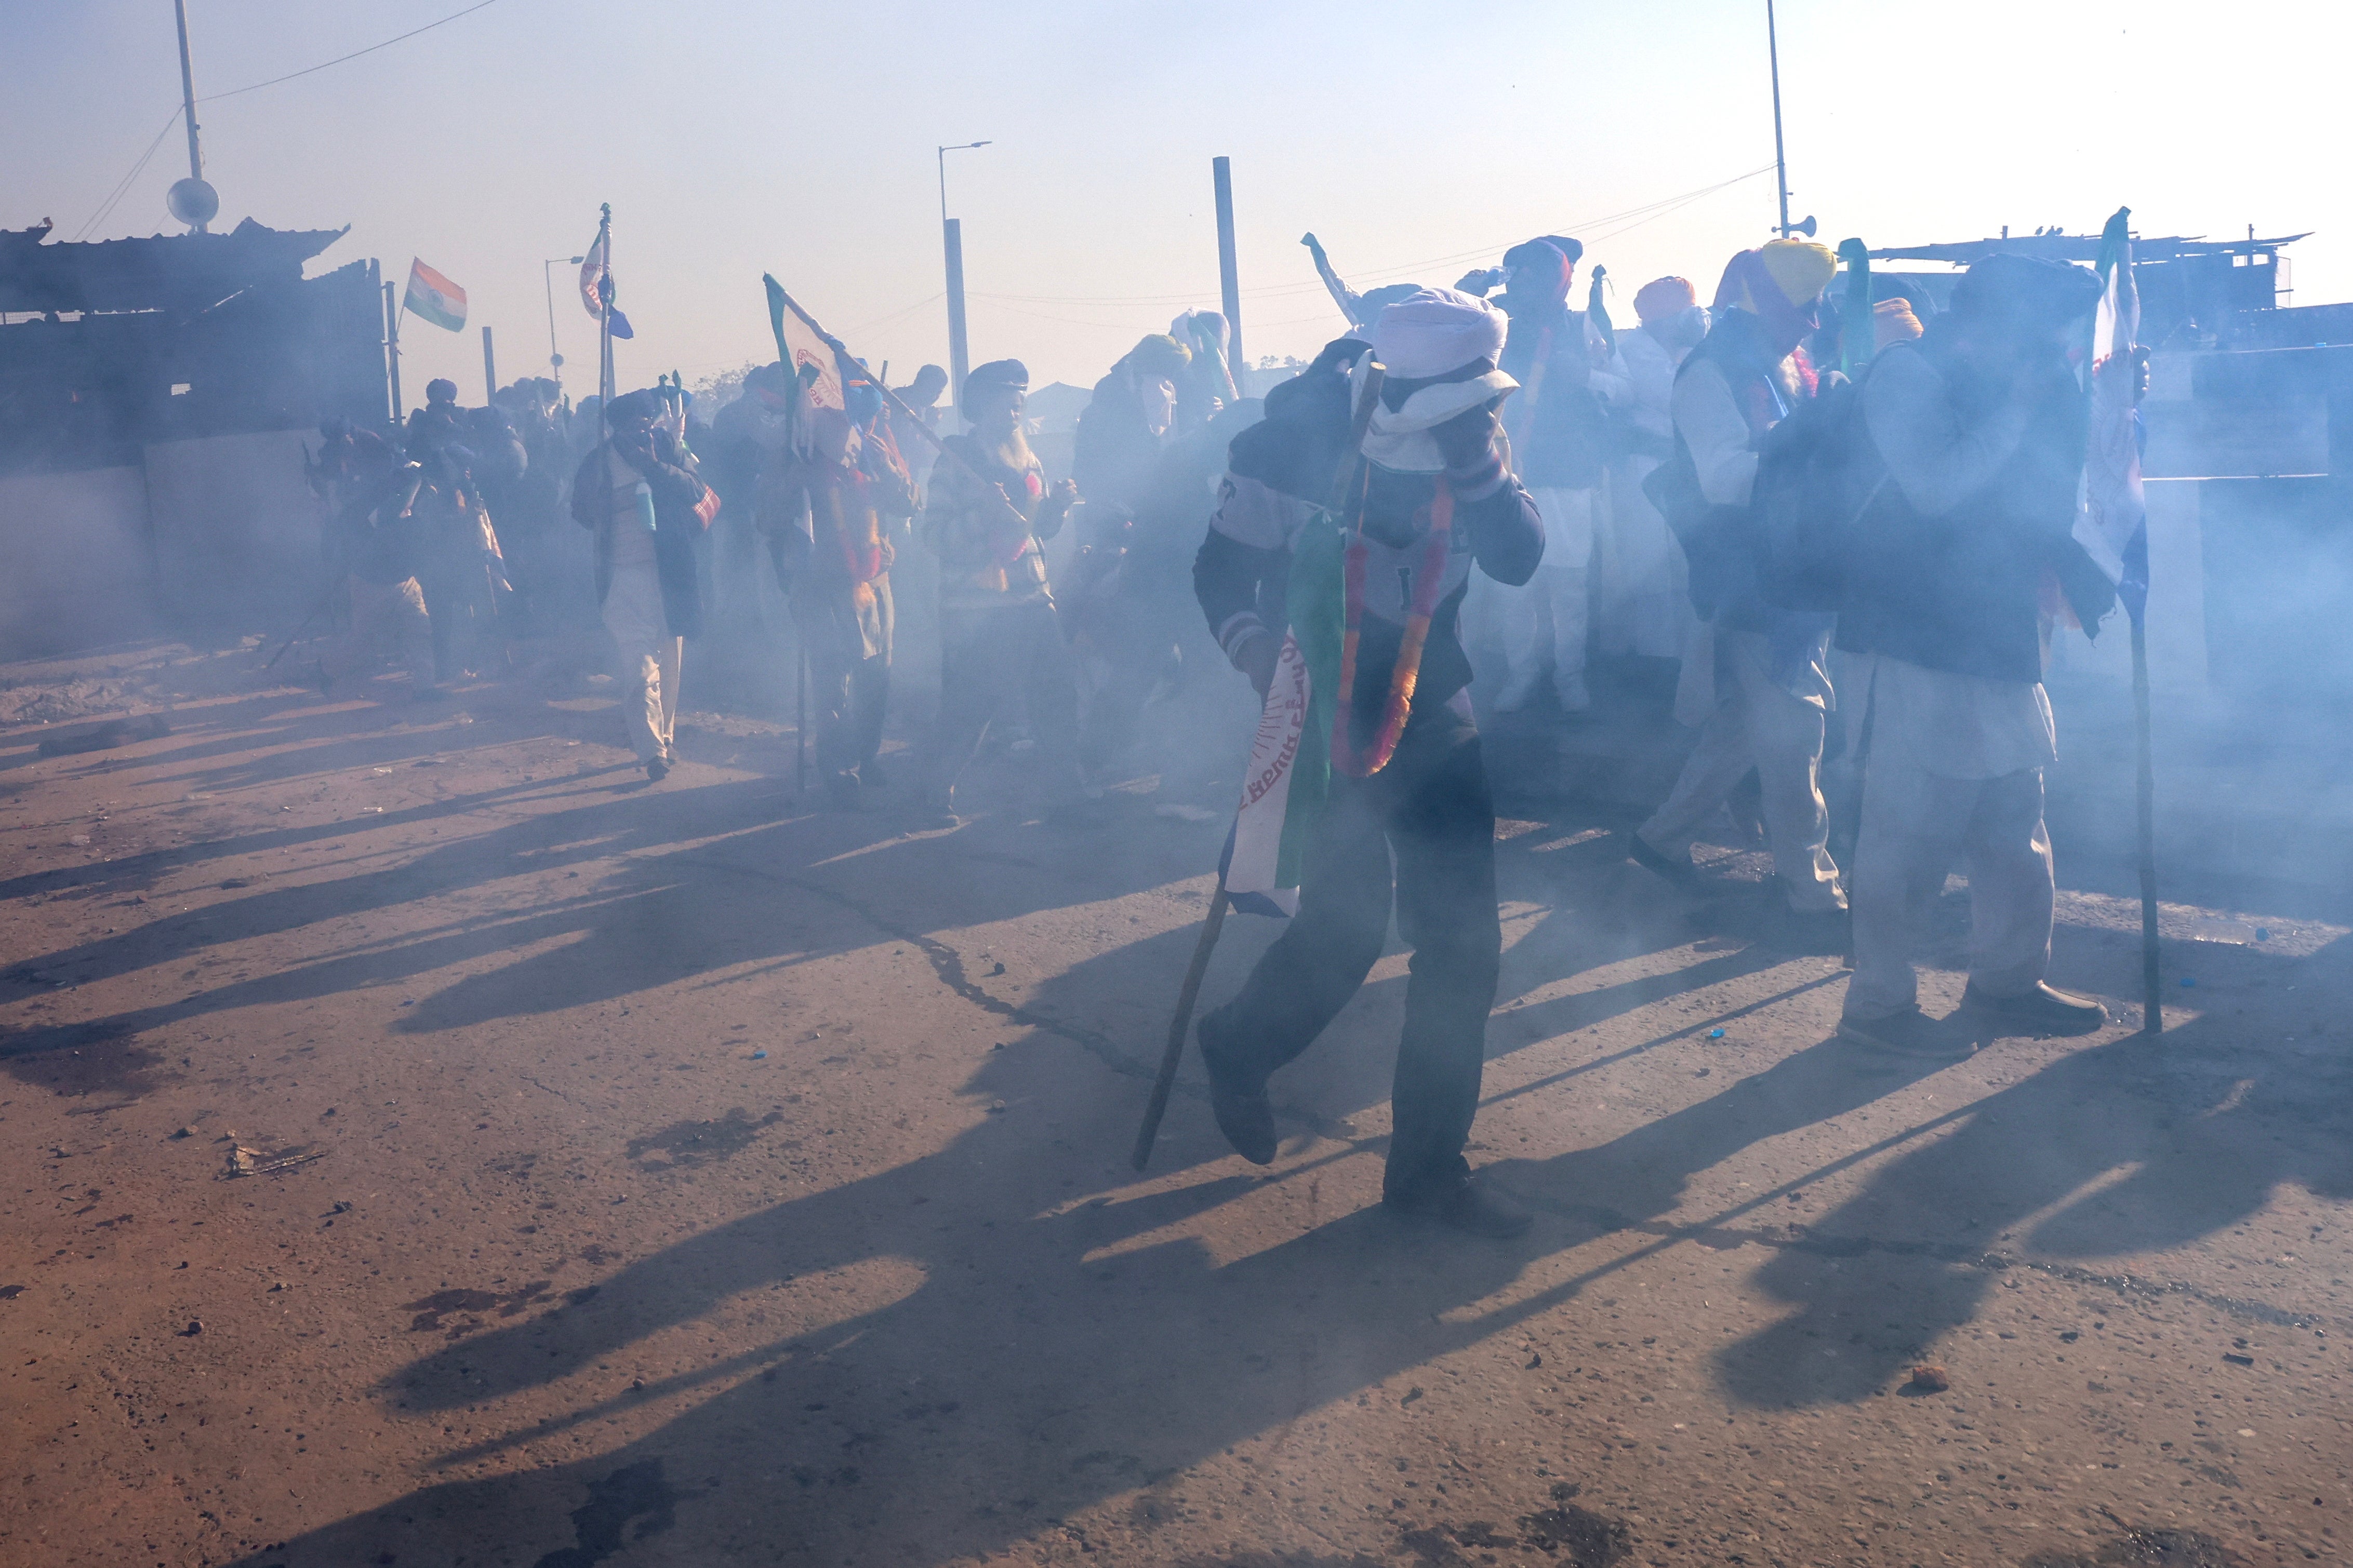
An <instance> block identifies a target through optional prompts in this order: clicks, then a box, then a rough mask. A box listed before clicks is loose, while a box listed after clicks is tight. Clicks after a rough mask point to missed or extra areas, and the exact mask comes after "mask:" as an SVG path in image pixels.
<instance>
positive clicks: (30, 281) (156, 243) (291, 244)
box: [0, 218, 351, 310]
mask: <svg viewBox="0 0 2353 1568" xmlns="http://www.w3.org/2000/svg"><path fill="white" fill-rule="evenodd" d="M350 232H351V226H349V225H348V224H347V225H345V226H343V227H342V228H334V229H325V228H321V229H275V228H265V227H264V226H261V225H260V224H258V223H256V222H254V221H253V220H252V219H251V218H247V219H246V220H245V221H244V222H242V223H240V224H238V225H237V227H236V228H234V229H232V230H230V231H229V232H228V233H227V234H173V235H160V234H159V235H155V236H153V237H149V238H146V239H102V240H95V241H91V242H89V243H84V244H73V243H59V244H55V245H52V244H47V243H44V242H45V241H47V238H48V237H49V233H50V226H49V225H47V224H42V225H40V226H37V227H34V228H26V229H0V310H202V309H204V308H205V307H206V306H208V305H213V304H216V303H218V302H219V301H220V300H225V299H227V298H228V297H229V296H230V295H232V294H235V293H237V292H238V291H239V290H240V289H250V288H253V287H255V286H257V285H261V284H270V283H292V282H297V281H300V280H301V276H302V265H303V263H305V262H307V261H309V260H310V259H311V258H312V257H314V256H316V255H318V254H319V253H320V252H321V251H322V250H325V249H326V248H327V247H329V246H331V245H332V244H334V243H335V241H337V240H339V239H341V238H342V237H343V236H344V235H346V234H349V233H350Z"/></svg>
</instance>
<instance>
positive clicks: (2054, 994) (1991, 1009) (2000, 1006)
mask: <svg viewBox="0 0 2353 1568" xmlns="http://www.w3.org/2000/svg"><path fill="white" fill-rule="evenodd" d="M1961 1005H1962V1007H1963V1008H1965V1009H1967V1010H1968V1011H1970V1012H1974V1013H1979V1014H1982V1015H1985V1016H1988V1017H1990V1018H1992V1019H1995V1020H1997V1021H1999V1022H2000V1023H2004V1024H2010V1025H2014V1026H2017V1028H2018V1030H2019V1032H2020V1033H2021V1034H2030V1035H2088V1034H2091V1033H2092V1032H2093V1031H2094V1030H2095V1029H2098V1028H2100V1027H2101V1026H2104V1025H2105V1024H2106V1023H2107V1021H2108V1011H2107V1009H2106V1008H2105V1007H2103V1006H2101V1005H2099V1004H2098V1003H2097V1002H2094V1001H2093V1000H2092V999H2091V998H2090V997H2089V996H2078V995H2076V994H2074V993H2073V992H2072V991H2062V990H2060V989H2058V988H2057V987H2056V986H2053V985H2048V984H2044V983H2043V982H2042V981H2040V980H2038V981H2036V982H2035V983H2034V989H2033V990H2031V991H2028V992H2025V993H2023V994H2020V995H2016V996H1989V995H1988V994H1985V993H1984V992H1982V991H1980V990H1978V984H1977V982H1976V981H1974V980H1972V981H1970V982H1969V984H1968V987H1967V988H1966V989H1964V990H1963V991H1962V992H1961Z"/></svg>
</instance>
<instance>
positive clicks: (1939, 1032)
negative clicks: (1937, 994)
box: [1838, 1003, 1970, 1058]
mask: <svg viewBox="0 0 2353 1568" xmlns="http://www.w3.org/2000/svg"><path fill="white" fill-rule="evenodd" d="M1838 1033H1839V1038H1840V1039H1841V1040H1852V1041H1853V1042H1854V1043H1855V1044H1856V1045H1859V1046H1870V1047H1873V1049H1875V1050H1882V1051H1885V1052H1887V1053H1888V1054H1889V1055H1890V1056H1898V1057H1924V1058H1948V1057H1965V1056H1967V1055H1968V1054H1969V1050H1970V1044H1969V1041H1968V1038H1967V1037H1964V1036H1963V1035H1962V1034H1961V1033H1960V1032H1959V1031H1957V1030H1956V1029H1954V1028H1953V1027H1952V1026H1950V1025H1948V1024H1947V1023H1945V1022H1944V1021H1943V1020H1942V1019H1939V1018H1931V1017H1930V1016H1928V1015H1927V1014H1926V1013H1923V1012H1922V1011H1920V1008H1919V1005H1918V1004H1916V1003H1915V1004H1913V1005H1909V1006H1906V1007H1905V1009H1904V1010H1903V1011H1901V1012H1898V1013H1890V1014H1888V1015H1887V1016H1885V1017H1883V1018H1857V1017H1855V1016H1852V1015H1851V1014H1850V1015H1842V1016H1841V1017H1840V1018H1839V1026H1838Z"/></svg>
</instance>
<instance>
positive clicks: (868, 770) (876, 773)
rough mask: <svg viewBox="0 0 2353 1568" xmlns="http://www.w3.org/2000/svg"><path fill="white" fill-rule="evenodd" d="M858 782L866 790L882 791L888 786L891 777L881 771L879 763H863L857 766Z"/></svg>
mask: <svg viewBox="0 0 2353 1568" xmlns="http://www.w3.org/2000/svg"><path fill="white" fill-rule="evenodd" d="M858 782H859V783H860V784H863V785H865V786H866V787H867V788H868V789H884V788H887V787H889V785H890V783H891V775H890V774H888V773H884V772H883V771H882V764H881V763H861V764H860V766H859V769H858Z"/></svg>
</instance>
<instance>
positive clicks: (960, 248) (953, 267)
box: [938, 142, 988, 405]
mask: <svg viewBox="0 0 2353 1568" xmlns="http://www.w3.org/2000/svg"><path fill="white" fill-rule="evenodd" d="M987 145H988V143H987V142H958V143H956V144H955V146H953V147H948V146H943V147H940V148H939V149H938V154H939V165H940V241H941V244H942V246H943V247H944V249H945V250H946V252H947V273H948V278H947V283H948V289H947V292H948V400H949V402H950V404H951V405H954V404H955V401H956V400H957V399H959V398H961V397H962V396H963V395H964V378H965V374H966V373H967V372H969V371H970V370H971V369H972V355H971V353H970V351H969V349H968V348H967V347H966V345H965V331H964V224H963V222H962V220H960V219H957V218H952V217H950V216H948V154H949V153H967V152H970V151H971V150H972V149H973V148H975V147H986V146H987Z"/></svg>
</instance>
